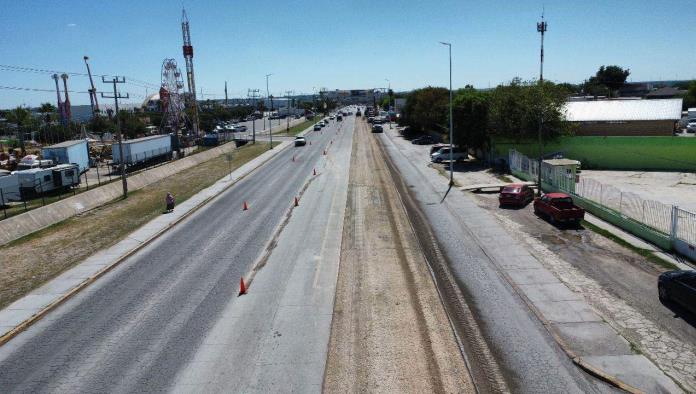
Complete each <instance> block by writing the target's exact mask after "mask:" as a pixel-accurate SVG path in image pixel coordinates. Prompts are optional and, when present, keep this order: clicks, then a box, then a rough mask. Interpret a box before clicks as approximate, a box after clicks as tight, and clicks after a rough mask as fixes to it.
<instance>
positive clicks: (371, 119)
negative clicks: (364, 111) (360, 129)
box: [367, 116, 375, 123]
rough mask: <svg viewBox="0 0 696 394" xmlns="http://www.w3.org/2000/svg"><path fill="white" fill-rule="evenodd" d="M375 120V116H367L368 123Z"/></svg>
mask: <svg viewBox="0 0 696 394" xmlns="http://www.w3.org/2000/svg"><path fill="white" fill-rule="evenodd" d="M374 121H375V118H374V117H372V116H368V117H367V123H372V122H374Z"/></svg>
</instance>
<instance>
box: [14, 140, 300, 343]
mask: <svg viewBox="0 0 696 394" xmlns="http://www.w3.org/2000/svg"><path fill="white" fill-rule="evenodd" d="M289 146H290V143H289V142H287V141H286V142H282V143H280V145H278V147H277V148H276V149H274V150H273V151H272V152H273V153H272V154H269V155H268V157H267V158H265V159H264V160H262V161H260V162H259V163H258V164H257V165H255V166H254V167H253V168H251V169H249V170H248V171H247V172H246V173H245V174H241V175H240V176H239V177H238V178H237V179H235V180H234V181H233V182H230V183H229V184H228V185H226V186H225V187H224V188H223V189H221V190H220V191H219V192H218V193H216V194H215V195H212V196H209V197H207V198H205V199H204V200H202V201H201V202H199V203H197V204H196V205H194V206H193V207H191V208H190V209H189V210H188V211H187V212H186V213H184V214H183V215H182V216H180V217H179V218H177V219H175V220H174V221H172V222H170V223H168V224H167V225H166V226H165V227H164V228H162V229H160V230H159V231H157V232H156V233H155V234H153V235H151V236H150V237H148V238H147V239H145V240H144V241H142V242H140V243H139V244H138V245H136V246H135V247H133V248H132V249H130V250H129V251H127V252H126V253H125V254H123V255H121V256H119V257H117V258H116V260H114V261H112V262H111V263H110V264H108V265H107V266H105V267H103V268H101V269H100V270H99V271H97V272H96V273H94V274H93V275H91V276H89V277H88V278H87V279H85V280H83V281H82V282H80V283H79V284H78V285H76V286H74V287H72V288H71V289H70V290H69V291H68V292H67V293H65V294H63V295H62V296H59V297H58V298H57V299H55V300H54V301H52V302H51V303H49V304H48V305H46V306H44V307H43V308H41V309H40V310H39V311H37V312H36V313H35V314H33V315H32V316H31V317H29V318H28V319H25V320H24V321H22V322H21V323H19V324H18V325H16V326H15V327H14V328H13V329H11V330H10V331H8V332H6V333H4V334H3V335H2V336H0V346H3V345H5V344H6V343H7V342H9V341H10V340H11V339H12V338H14V337H16V336H17V335H18V334H20V333H21V332H23V331H24V330H26V329H27V328H29V327H31V326H32V325H34V324H35V323H36V322H38V321H39V320H41V319H42V318H43V317H44V316H45V315H46V314H48V313H49V312H51V311H52V310H54V309H55V308H57V307H58V306H60V305H61V304H63V303H64V302H65V301H67V300H69V299H70V298H72V297H73V296H74V295H75V294H77V293H79V292H80V291H81V290H83V289H85V288H86V287H88V286H89V285H90V284H92V283H94V282H95V281H96V280H97V279H99V278H100V277H102V276H104V274H106V273H108V272H109V271H111V270H112V269H114V268H116V267H117V266H118V265H120V264H121V263H122V262H124V261H125V260H127V259H128V258H129V257H131V256H132V255H134V254H135V253H137V252H138V251H140V250H141V249H143V248H144V247H145V246H147V245H149V244H150V243H151V242H152V241H154V240H156V239H157V238H159V237H160V236H162V235H163V234H164V233H166V232H167V231H169V230H170V229H171V228H172V227H174V226H175V225H177V224H178V223H180V222H182V221H183V220H184V219H186V218H188V217H190V216H191V215H192V214H194V213H196V212H197V211H198V210H200V209H201V208H203V207H204V206H206V205H207V204H208V203H210V202H211V201H212V200H214V199H216V198H218V197H219V196H220V195H222V194H223V193H224V192H225V191H227V190H228V189H229V188H231V187H232V186H234V185H236V184H237V183H238V182H239V181H241V180H243V179H244V178H246V177H247V176H249V175H250V174H252V173H253V172H255V171H256V170H257V169H258V168H260V167H261V166H263V165H264V164H265V163H267V162H268V161H269V160H271V159H272V158H274V157H275V156H277V155H278V154H279V153H280V152H282V151H283V150H285V149H286V148H288V147H289ZM269 151H270V150H269ZM262 155H263V153H262ZM259 157H260V156H259ZM240 168H241V166H240ZM237 170H239V168H238V169H237ZM237 170H235V171H237ZM227 176H229V175H225V176H224V177H222V178H220V179H219V180H218V181H216V183H217V182H219V181H221V180H224V178H225V177H227ZM214 186H215V183H214V184H213V185H211V186H209V187H208V188H211V187H214ZM208 188H206V189H203V190H201V191H199V192H198V193H197V194H199V193H203V192H205V190H207V189H208ZM192 197H193V196H192ZM153 220H154V219H153ZM145 225H147V224H145ZM142 227H143V226H141V227H140V228H142ZM135 231H137V230H135ZM126 238H128V236H126ZM117 244H118V243H117ZM78 265H79V263H78ZM75 266H77V265H75ZM47 283H49V282H47ZM27 295H28V294H27ZM20 299H21V298H20Z"/></svg>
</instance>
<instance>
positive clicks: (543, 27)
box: [537, 11, 548, 196]
mask: <svg viewBox="0 0 696 394" xmlns="http://www.w3.org/2000/svg"><path fill="white" fill-rule="evenodd" d="M547 27H548V24H547V23H546V22H545V21H544V12H543V11H542V12H541V22H538V23H537V32H539V33H541V59H540V60H541V61H540V65H539V89H542V92H543V89H544V33H546V29H547ZM539 104H540V107H539V135H538V137H539V141H538V143H539V168H538V169H537V173H538V174H537V182H538V183H537V184H538V187H539V188H538V190H537V195H538V196H541V164H542V163H543V160H544V153H543V148H542V136H541V133H542V131H543V129H544V105H543V104H544V103H543V95H542V102H541V103H539Z"/></svg>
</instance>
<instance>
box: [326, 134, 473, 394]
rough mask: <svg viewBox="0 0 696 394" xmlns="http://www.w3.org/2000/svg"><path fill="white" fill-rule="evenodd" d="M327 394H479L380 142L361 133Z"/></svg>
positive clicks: (355, 147)
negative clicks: (367, 393)
mask: <svg viewBox="0 0 696 394" xmlns="http://www.w3.org/2000/svg"><path fill="white" fill-rule="evenodd" d="M324 390H325V391H326V392H358V391H360V392H419V393H420V392H474V387H473V384H472V381H471V379H470V376H469V372H468V369H467V367H466V364H465V362H464V359H463V358H462V356H461V353H460V351H459V347H458V344H457V341H456V338H455V336H454V333H453V331H452V329H451V326H450V325H449V322H448V319H447V316H446V314H445V311H444V308H443V306H442V303H441V302H440V300H439V296H438V293H437V289H436V288H435V285H434V283H433V281H432V279H431V276H430V272H429V271H428V267H427V263H426V262H425V259H424V257H423V255H422V253H421V251H420V249H419V248H418V242H417V240H416V239H415V234H414V233H413V231H412V229H411V227H410V224H409V222H408V217H407V215H406V212H405V211H404V208H403V206H402V205H401V203H400V199H399V196H398V194H397V192H396V188H395V186H394V183H393V181H392V180H391V177H390V175H389V172H388V170H387V168H386V165H385V163H384V160H383V158H382V157H380V154H379V150H378V147H377V141H376V140H375V139H374V137H373V136H372V135H371V133H370V132H369V130H368V128H367V127H366V124H365V123H364V122H359V123H358V125H357V126H356V134H355V138H354V140H353V152H352V157H351V168H350V181H349V186H348V201H347V206H346V217H345V221H344V229H343V243H342V247H341V263H340V270H339V277H338V284H337V290H336V302H335V305H334V318H333V321H332V328H331V340H330V343H329V354H328V359H327V367H326V375H325V380H324Z"/></svg>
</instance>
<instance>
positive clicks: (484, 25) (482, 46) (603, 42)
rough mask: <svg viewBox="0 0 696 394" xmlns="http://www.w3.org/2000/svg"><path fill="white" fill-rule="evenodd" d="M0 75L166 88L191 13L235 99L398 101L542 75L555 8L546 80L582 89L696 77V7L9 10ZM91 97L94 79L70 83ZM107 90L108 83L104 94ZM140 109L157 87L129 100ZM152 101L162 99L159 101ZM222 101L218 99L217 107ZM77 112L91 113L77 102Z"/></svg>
mask: <svg viewBox="0 0 696 394" xmlns="http://www.w3.org/2000/svg"><path fill="white" fill-rule="evenodd" d="M2 3H3V4H2V12H1V13H0V37H2V45H0V64H1V65H11V66H22V67H32V68H39V69H50V70H60V71H70V72H84V71H85V68H84V63H83V61H82V56H83V55H88V56H90V58H91V60H90V63H91V66H92V70H93V72H94V73H96V74H118V75H125V76H127V78H135V79H138V80H144V81H148V82H150V83H153V84H155V85H159V83H160V67H161V64H162V60H163V59H165V58H168V57H172V58H175V59H176V60H177V61H178V62H179V64H180V67H181V68H182V71H183V68H184V61H183V57H182V54H181V44H182V43H181V40H182V38H181V25H180V22H181V7H182V5H183V6H185V7H186V10H187V13H188V15H189V19H190V23H191V36H192V40H193V46H194V53H195V55H194V67H195V71H196V83H197V86H198V87H199V91H200V88H201V87H202V88H203V92H204V93H205V94H215V95H216V96H215V97H217V98H222V97H223V96H222V95H223V86H224V81H225V80H227V83H228V86H229V88H228V90H229V93H230V95H231V96H239V95H241V94H246V91H247V89H248V88H259V89H262V91H263V92H265V74H267V73H273V74H274V75H273V76H271V79H270V87H271V94H275V95H278V94H280V92H283V91H285V90H295V91H296V92H307V93H311V92H312V88H313V87H317V88H318V87H326V88H329V89H336V88H339V89H350V88H370V87H384V86H386V84H387V82H386V81H385V80H384V79H385V78H388V79H390V81H391V85H392V87H393V88H394V89H396V90H402V89H412V88H417V87H421V86H425V85H440V86H445V85H446V84H447V78H448V74H447V73H448V69H447V49H446V47H444V46H442V45H439V44H438V41H450V42H452V43H453V69H454V77H453V79H454V81H453V82H454V86H455V87H461V86H464V85H465V84H469V83H471V84H473V85H474V86H476V87H488V86H495V85H496V84H498V83H501V82H504V81H509V80H510V79H512V78H513V77H515V76H520V77H522V78H523V79H531V78H536V77H537V76H538V72H539V64H538V62H539V35H538V33H537V32H536V22H537V21H538V20H539V17H540V13H541V9H542V5H544V6H545V9H546V18H547V21H548V24H549V29H548V33H547V35H546V61H545V71H544V76H545V78H547V79H551V80H555V81H569V82H580V81H582V80H583V79H585V78H587V77H589V76H590V75H592V74H593V73H594V72H595V71H596V69H597V68H598V67H599V66H600V65H602V64H618V65H621V66H624V67H629V68H630V69H631V72H632V75H631V77H630V80H634V81H640V80H655V79H690V78H695V77H696V66H695V65H696V51H694V46H693V42H694V40H696V23H694V21H696V7H695V4H694V2H693V1H686V0H684V1H677V0H673V1H663V0H661V1H648V0H633V1H627V0H626V1H623V0H622V1H619V0H614V1H611V0H605V1H586V0H583V1H545V2H542V1H526V0H519V1H514V2H513V1H502V0H501V1H487V2H472V1H463V0H458V1H457V0H444V1H416V0H404V1H389V0H382V1H378V2H374V1H364V0H356V1H342V2H333V1H331V2H322V1H304V0H302V1H282V2H281V1H270V0H269V1H246V2H232V1H223V0H210V1H193V0H187V1H183V2H176V1H157V0H151V1H130V0H126V1H118V2H102V1H94V0H91V1H73V0H63V1H10V0H3V1H2ZM69 83H70V88H71V90H76V91H86V90H87V88H88V81H87V78H86V77H81V76H74V77H71V78H70V80H69ZM0 86H12V87H28V88H36V89H52V88H53V87H54V85H53V81H52V80H51V78H50V75H47V74H40V73H39V74H37V73H27V72H13V71H8V70H7V69H3V68H2V67H1V66H0ZM105 87H106V86H105V85H103V84H102V83H101V82H98V83H97V89H98V90H101V89H103V88H105ZM122 90H123V91H124V92H128V93H130V94H131V95H132V96H133V99H131V100H130V102H133V103H134V102H138V101H141V99H142V97H143V96H144V95H145V89H144V88H143V87H141V86H136V85H133V84H128V85H126V86H124V87H123V89H122ZM150 92H152V90H150ZM206 97H211V96H206ZM45 101H50V102H54V101H55V94H54V93H50V92H24V91H15V90H6V89H0V108H7V107H12V106H16V105H19V104H27V105H38V104H39V103H41V102H45ZM71 101H72V103H73V104H88V103H89V98H88V96H87V95H86V94H80V93H74V94H72V97H71Z"/></svg>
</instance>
